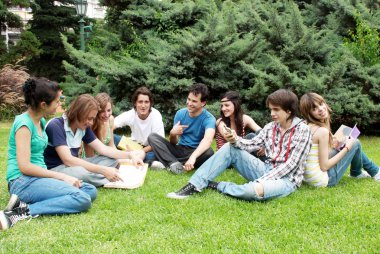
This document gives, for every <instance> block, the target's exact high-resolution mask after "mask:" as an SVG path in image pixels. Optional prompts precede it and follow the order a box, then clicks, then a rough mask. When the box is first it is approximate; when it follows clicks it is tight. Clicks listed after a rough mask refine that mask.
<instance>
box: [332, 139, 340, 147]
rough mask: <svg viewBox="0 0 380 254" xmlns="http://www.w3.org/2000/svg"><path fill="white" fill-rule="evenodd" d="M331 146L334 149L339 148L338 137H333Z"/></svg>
mask: <svg viewBox="0 0 380 254" xmlns="http://www.w3.org/2000/svg"><path fill="white" fill-rule="evenodd" d="M332 147H333V148H334V149H335V150H339V141H338V139H337V138H336V137H333V142H332Z"/></svg>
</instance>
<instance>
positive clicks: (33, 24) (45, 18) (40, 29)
mask: <svg viewBox="0 0 380 254" xmlns="http://www.w3.org/2000/svg"><path fill="white" fill-rule="evenodd" d="M69 4H74V1H73V0H60V1H54V0H35V1H34V4H33V5H32V13H33V19H32V20H30V21H29V25H30V31H31V32H32V33H33V34H35V35H36V37H37V38H38V40H39V41H40V42H41V49H42V53H41V54H40V56H39V58H34V59H32V61H30V62H29V64H28V68H29V70H30V71H31V72H32V73H33V74H34V75H36V76H44V77H48V78H50V79H52V80H57V81H60V80H62V78H63V75H64V69H63V65H62V61H63V60H64V59H68V55H67V53H66V52H65V50H64V48H63V45H62V42H61V39H60V33H62V34H66V35H67V36H68V38H69V41H70V42H71V43H73V42H74V40H75V38H76V36H75V34H72V33H71V34H70V33H69V32H68V31H69V28H76V27H78V17H77V16H76V15H75V9H74V7H69V6H68V5H69Z"/></svg>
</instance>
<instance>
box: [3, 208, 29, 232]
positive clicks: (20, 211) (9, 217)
mask: <svg viewBox="0 0 380 254" xmlns="http://www.w3.org/2000/svg"><path fill="white" fill-rule="evenodd" d="M31 218H32V216H31V215H30V213H29V208H28V206H26V207H23V208H15V209H13V210H11V211H0V229H1V230H7V229H9V228H10V227H13V226H14V225H15V224H16V223H17V222H18V221H20V220H25V219H31Z"/></svg>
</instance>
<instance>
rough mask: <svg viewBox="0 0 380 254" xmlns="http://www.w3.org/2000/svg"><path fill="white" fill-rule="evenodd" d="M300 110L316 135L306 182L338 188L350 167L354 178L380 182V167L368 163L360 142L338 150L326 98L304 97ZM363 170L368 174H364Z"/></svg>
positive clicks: (351, 142)
mask: <svg viewBox="0 0 380 254" xmlns="http://www.w3.org/2000/svg"><path fill="white" fill-rule="evenodd" d="M300 110H301V113H302V115H303V117H304V118H305V120H306V121H307V122H308V124H309V126H310V128H311V132H312V134H313V135H312V142H313V145H312V148H311V150H310V154H309V156H308V157H307V159H306V167H305V172H304V181H305V182H307V183H308V184H310V185H313V186H316V187H326V186H335V185H336V184H337V183H338V182H339V180H340V179H341V178H342V177H343V175H344V173H345V172H346V170H347V168H348V166H350V165H351V167H350V176H352V177H355V178H364V177H372V178H374V179H375V180H376V181H380V173H379V166H377V165H376V164H375V163H374V162H372V161H371V160H370V159H368V157H367V156H366V154H365V153H364V152H363V150H362V147H361V144H360V142H359V140H358V139H354V138H349V139H348V140H347V141H346V145H345V147H344V148H343V149H341V150H340V151H339V150H338V147H337V145H336V144H335V143H336V142H335V143H334V140H333V135H332V134H331V129H330V121H331V118H330V117H331V109H330V107H329V106H328V105H327V103H326V101H325V100H324V99H323V97H322V96H320V95H319V94H316V93H306V94H304V95H303V96H302V97H301V100H300ZM362 168H363V169H364V170H365V171H363V172H362Z"/></svg>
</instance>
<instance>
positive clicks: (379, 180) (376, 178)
mask: <svg viewBox="0 0 380 254" xmlns="http://www.w3.org/2000/svg"><path fill="white" fill-rule="evenodd" d="M373 179H375V181H377V182H380V168H379V172H377V174H376V175H374V176H373Z"/></svg>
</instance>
